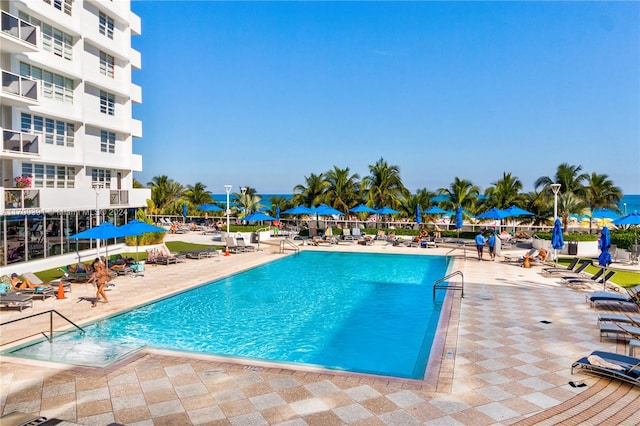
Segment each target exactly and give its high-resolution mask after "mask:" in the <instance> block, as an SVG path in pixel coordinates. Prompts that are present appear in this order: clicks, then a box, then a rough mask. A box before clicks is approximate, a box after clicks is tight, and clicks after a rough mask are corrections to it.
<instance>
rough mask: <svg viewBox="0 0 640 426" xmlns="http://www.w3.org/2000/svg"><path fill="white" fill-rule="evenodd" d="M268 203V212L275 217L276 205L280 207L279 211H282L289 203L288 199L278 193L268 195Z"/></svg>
mask: <svg viewBox="0 0 640 426" xmlns="http://www.w3.org/2000/svg"><path fill="white" fill-rule="evenodd" d="M269 205H270V206H271V209H270V210H269V213H270V214H271V215H272V216H273V217H275V215H276V207H280V211H284V210H286V209H287V208H288V207H287V206H288V205H289V200H287V199H286V198H285V197H282V196H280V195H274V196H272V197H269Z"/></svg>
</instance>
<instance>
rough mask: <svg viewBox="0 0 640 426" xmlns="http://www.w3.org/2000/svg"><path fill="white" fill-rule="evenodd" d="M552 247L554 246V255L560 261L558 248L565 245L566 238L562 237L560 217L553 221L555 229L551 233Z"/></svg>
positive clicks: (560, 248)
mask: <svg viewBox="0 0 640 426" xmlns="http://www.w3.org/2000/svg"><path fill="white" fill-rule="evenodd" d="M551 247H553V257H554V260H555V261H556V262H558V250H562V247H564V238H563V237H562V222H560V219H559V218H556V221H555V222H554V223H553V231H552V233H551Z"/></svg>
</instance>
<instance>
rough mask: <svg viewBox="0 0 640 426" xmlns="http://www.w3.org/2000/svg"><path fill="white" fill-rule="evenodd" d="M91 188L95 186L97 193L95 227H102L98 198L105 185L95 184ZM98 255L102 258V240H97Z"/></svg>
mask: <svg viewBox="0 0 640 426" xmlns="http://www.w3.org/2000/svg"><path fill="white" fill-rule="evenodd" d="M91 186H93V190H94V191H96V224H95V226H98V225H100V208H99V207H98V196H99V195H100V189H102V187H103V184H102V183H100V182H94V183H93V184H92V185H91ZM105 244H107V243H105ZM96 254H97V255H98V257H100V239H96Z"/></svg>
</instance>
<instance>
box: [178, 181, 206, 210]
mask: <svg viewBox="0 0 640 426" xmlns="http://www.w3.org/2000/svg"><path fill="white" fill-rule="evenodd" d="M184 198H185V199H186V200H187V201H188V203H189V204H191V205H192V206H201V205H203V204H209V203H211V202H212V201H213V199H212V198H211V191H207V185H205V184H203V183H202V182H196V183H195V185H187V190H186V191H185V192H184Z"/></svg>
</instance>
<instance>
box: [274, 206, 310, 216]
mask: <svg viewBox="0 0 640 426" xmlns="http://www.w3.org/2000/svg"><path fill="white" fill-rule="evenodd" d="M313 213H315V211H314V210H313V209H311V208H309V207H306V206H303V205H302V204H301V205H299V206H295V207H293V208H291V209H288V210H285V211H283V212H282V214H292V215H300V214H313Z"/></svg>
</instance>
